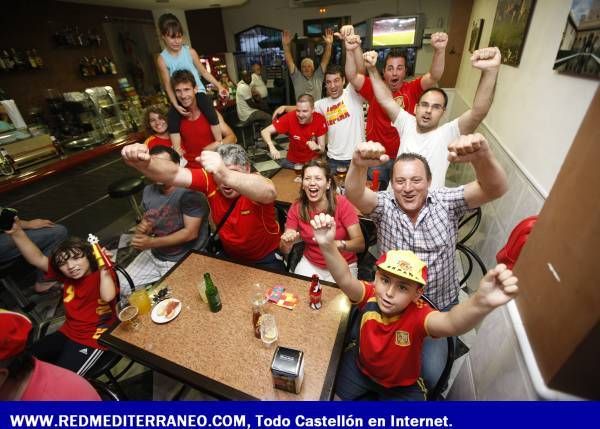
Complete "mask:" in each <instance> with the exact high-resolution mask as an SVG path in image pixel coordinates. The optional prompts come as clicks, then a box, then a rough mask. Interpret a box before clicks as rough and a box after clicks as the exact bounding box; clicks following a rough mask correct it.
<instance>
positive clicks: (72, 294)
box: [47, 264, 119, 350]
mask: <svg viewBox="0 0 600 429" xmlns="http://www.w3.org/2000/svg"><path fill="white" fill-rule="evenodd" d="M47 275H48V277H49V278H57V279H60V280H61V281H62V282H63V284H64V288H63V304H64V306H65V323H64V324H63V325H62V326H61V327H60V329H59V331H60V332H62V333H63V334H64V335H65V336H66V337H67V338H69V339H71V340H73V341H75V342H76V343H79V344H83V345H85V346H89V347H92V348H95V349H100V350H106V347H104V346H101V345H100V344H98V338H100V335H102V333H103V332H105V331H106V330H108V328H110V327H111V326H112V325H113V324H114V323H115V322H116V320H117V317H116V314H117V312H116V310H115V305H116V302H117V298H116V297H118V296H119V288H118V287H117V288H116V289H117V290H116V295H115V299H113V300H112V301H111V302H109V303H107V302H105V301H103V300H102V298H100V271H93V272H91V273H90V274H88V275H87V276H84V277H82V278H80V279H77V280H73V279H70V278H67V277H65V276H64V275H63V274H62V273H60V272H59V273H56V272H55V271H54V270H53V269H52V266H51V265H50V264H48V274H47Z"/></svg>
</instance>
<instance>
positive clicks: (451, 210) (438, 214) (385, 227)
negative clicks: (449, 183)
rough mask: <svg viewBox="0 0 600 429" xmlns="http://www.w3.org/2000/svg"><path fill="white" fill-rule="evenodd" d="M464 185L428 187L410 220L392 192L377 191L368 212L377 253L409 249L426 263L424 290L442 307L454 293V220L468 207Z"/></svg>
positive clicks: (455, 229) (457, 220)
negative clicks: (375, 230) (371, 209)
mask: <svg viewBox="0 0 600 429" xmlns="http://www.w3.org/2000/svg"><path fill="white" fill-rule="evenodd" d="M464 194H465V192H464V186H459V187H457V188H438V189H436V190H434V191H430V192H429V195H428V196H427V199H426V201H425V205H424V207H423V208H422V209H421V211H420V212H419V216H418V218H417V222H416V223H415V224H413V223H412V222H411V220H410V218H409V217H408V215H407V214H406V213H405V212H404V211H403V210H402V209H401V208H400V206H399V205H398V203H397V202H396V199H395V198H394V194H393V192H390V191H381V192H378V193H377V205H376V206H375V209H374V210H373V212H372V213H371V214H370V217H371V219H373V221H374V222H375V225H376V226H377V244H378V247H379V251H380V252H381V254H383V253H385V252H387V251H388V250H393V249H402V250H412V251H413V252H414V253H415V254H416V255H417V256H418V257H419V258H421V259H422V260H423V261H425V263H426V264H427V277H428V279H427V284H426V285H425V294H426V295H427V296H428V297H429V298H430V299H431V301H433V303H434V304H435V305H437V307H438V308H440V309H444V308H446V307H447V306H448V305H450V304H451V303H452V302H453V301H454V300H456V299H457V297H458V291H459V280H458V271H457V269H456V262H455V249H456V241H457V239H458V223H459V221H460V218H461V217H462V216H463V215H464V214H465V213H466V212H467V211H468V210H469V208H468V206H467V202H466V201H465V198H464Z"/></svg>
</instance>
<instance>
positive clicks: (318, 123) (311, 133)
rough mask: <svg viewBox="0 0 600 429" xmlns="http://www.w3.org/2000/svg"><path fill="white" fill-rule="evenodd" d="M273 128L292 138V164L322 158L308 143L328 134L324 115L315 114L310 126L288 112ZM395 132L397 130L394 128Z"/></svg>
mask: <svg viewBox="0 0 600 429" xmlns="http://www.w3.org/2000/svg"><path fill="white" fill-rule="evenodd" d="M273 126H274V127H275V129H276V130H277V132H278V133H279V134H287V135H288V137H289V138H290V145H289V147H288V153H287V159H288V160H289V161H290V162H294V163H300V164H304V163H306V162H308V161H310V160H311V159H314V158H318V157H319V156H321V154H320V153H318V152H315V151H314V150H312V149H311V148H309V147H308V145H307V144H306V142H307V141H309V140H311V139H314V140H315V142H316V138H317V137H320V136H322V135H324V134H326V133H327V123H326V122H325V118H324V117H323V115H321V114H320V113H317V112H313V114H312V121H311V122H310V123H308V124H303V125H302V124H300V122H298V118H297V117H296V112H288V113H286V114H285V115H283V116H281V117H280V118H278V119H275V120H274V121H273ZM394 130H395V128H394Z"/></svg>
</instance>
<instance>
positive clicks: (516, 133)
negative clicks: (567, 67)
mask: <svg viewBox="0 0 600 429" xmlns="http://www.w3.org/2000/svg"><path fill="white" fill-rule="evenodd" d="M496 6H497V0H475V2H474V4H473V12H472V14H471V19H470V20H469V22H471V23H472V22H473V20H475V19H478V18H483V19H485V25H484V31H483V34H482V36H481V43H480V47H484V46H487V44H488V42H489V40H490V34H491V31H492V26H493V23H494V14H495V12H496ZM570 6H571V1H567V0H544V1H538V2H537V4H536V7H535V10H534V13H533V17H532V20H531V25H530V27H529V34H528V35H527V38H526V41H525V47H524V50H523V55H522V57H521V64H520V65H519V67H511V66H504V65H503V66H501V70H500V76H499V79H498V87H497V89H496V97H495V100H494V104H493V106H492V109H491V111H490V113H489V114H488V117H487V118H486V120H485V125H486V126H487V128H488V129H489V130H490V132H491V133H493V134H494V135H495V136H496V138H497V140H498V141H499V142H500V144H501V145H502V146H503V148H504V149H505V150H506V151H507V152H508V153H509V154H510V155H511V157H513V160H514V161H515V162H516V163H517V164H518V165H519V166H520V168H521V169H522V170H523V172H524V173H525V174H526V175H527V176H528V178H529V179H530V180H531V181H532V183H534V184H535V186H536V187H537V188H538V190H539V191H540V192H541V193H542V194H543V195H544V196H547V195H548V192H549V191H550V189H551V188H552V184H553V183H554V179H555V178H556V175H557V174H558V171H559V169H560V167H561V165H562V163H563V160H564V158H565V156H566V154H567V151H568V150H569V147H570V145H571V143H572V141H573V139H574V137H575V134H576V133H577V130H578V129H579V125H580V124H581V121H582V119H583V116H584V115H585V113H586V111H587V108H588V106H589V104H590V102H591V100H592V97H593V96H594V93H595V91H596V89H597V87H598V82H597V81H594V80H590V79H584V78H577V77H572V76H565V75H561V74H558V73H555V72H554V71H553V70H552V65H553V63H554V59H555V58H556V53H557V51H558V48H559V46H560V41H561V37H562V33H563V30H564V28H565V24H566V19H567V15H568V13H569V9H570ZM467 34H470V28H469V30H468V31H467ZM466 43H467V44H468V40H467V42H466ZM465 46H468V45H465ZM464 52H466V53H467V54H468V49H465V51H464ZM478 81H479V73H478V72H477V71H475V70H473V69H472V68H471V66H470V63H469V58H468V55H464V56H463V58H462V62H461V68H460V71H459V75H458V80H457V83H456V91H457V93H458V94H459V95H460V96H461V97H463V98H464V100H466V101H467V103H468V104H469V105H470V104H471V101H472V100H473V95H474V94H475V90H476V88H477V83H478Z"/></svg>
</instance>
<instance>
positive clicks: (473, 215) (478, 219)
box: [458, 207, 482, 243]
mask: <svg viewBox="0 0 600 429" xmlns="http://www.w3.org/2000/svg"><path fill="white" fill-rule="evenodd" d="M481 215H482V213H481V207H477V208H476V209H475V210H474V211H473V212H471V213H469V214H466V215H465V216H463V217H462V218H461V220H460V222H459V223H458V229H459V230H460V229H461V228H463V227H464V226H465V225H467V224H468V223H469V222H470V221H471V220H472V219H475V220H474V222H473V225H471V229H470V230H469V232H467V233H466V234H465V235H464V236H463V237H462V238H461V239H460V240H459V241H458V242H459V243H465V242H466V241H467V240H468V239H469V238H471V237H472V236H473V234H475V232H476V231H477V228H479V224H480V223H481Z"/></svg>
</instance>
